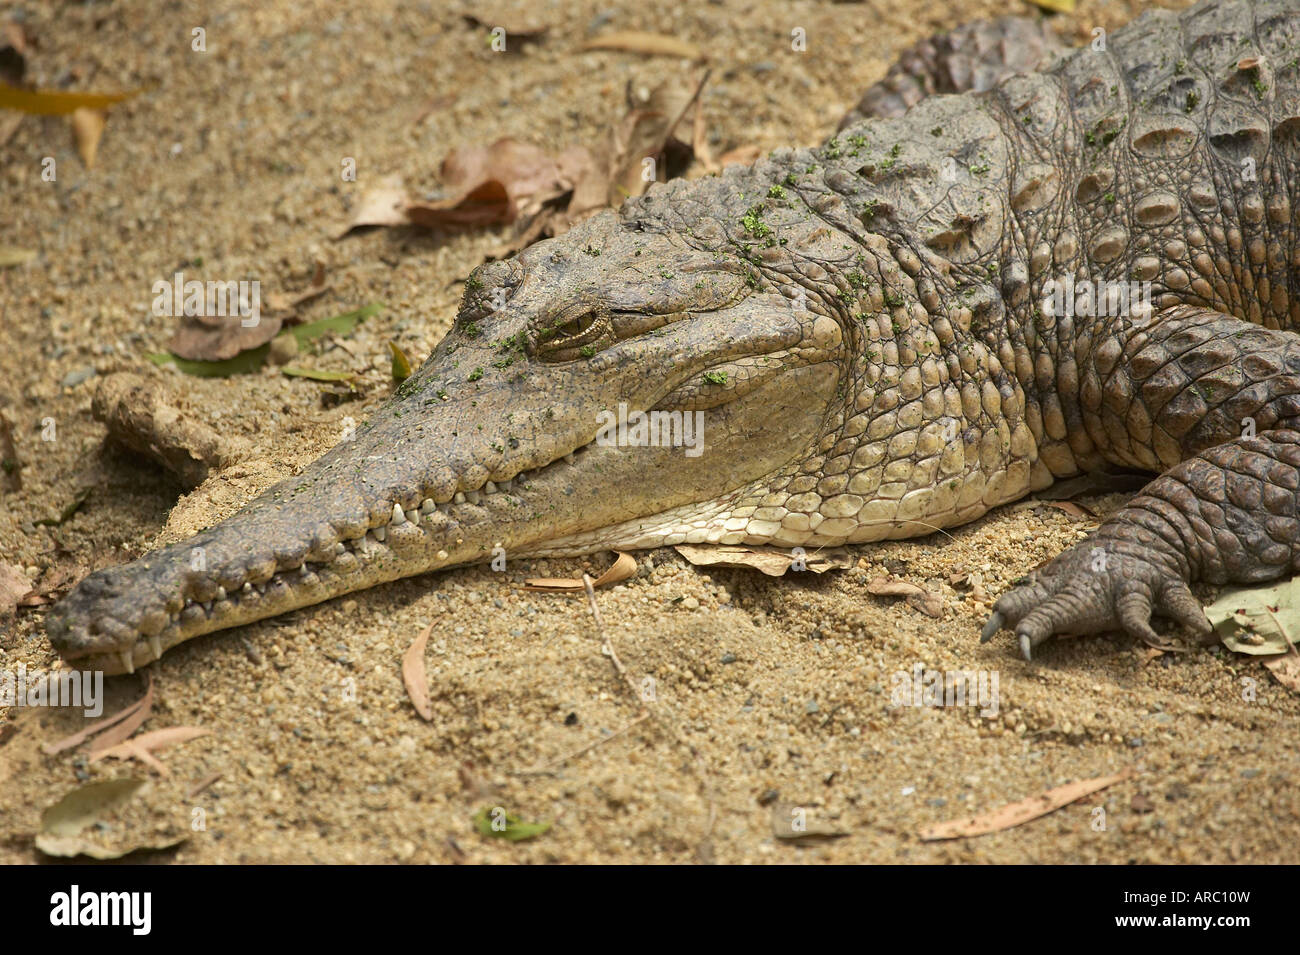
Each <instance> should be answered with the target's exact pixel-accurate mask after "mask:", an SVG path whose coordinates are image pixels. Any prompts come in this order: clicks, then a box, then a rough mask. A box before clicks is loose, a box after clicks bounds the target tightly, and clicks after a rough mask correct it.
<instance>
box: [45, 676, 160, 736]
mask: <svg viewBox="0 0 1300 955" xmlns="http://www.w3.org/2000/svg"><path fill="white" fill-rule="evenodd" d="M145 680H146V681H147V682H146V685H145V692H144V696H142V697H140V699H138V700H136V701H135V702H134V703H132V704H130V705H129V706H126V707H123V708H122V709H120V710H118V711H117V712H116V713H114V714H113V715H112V716H105V717H104V718H103V719H100V720H96V721H95V722H93V723H91V724H90V725H89V726H87V727H85V728H84V729H82V730H80V731H78V732H76V733H73V734H72V735H71V736H67V737H64V738H63V739H61V740H59V741H58V742H56V743H42V744H41V752H42V753H44V754H45V755H46V756H53V755H54V754H55V753H61V752H63V751H64V750H65V749H72V747H74V746H77V745H80V744H81V743H82V742H84V741H85V740H87V739H89V738H90V737H92V736H94V735H95V734H96V733H99V732H102V731H103V730H106V729H108V728H109V727H110V726H116V725H117V724H118V723H121V722H122V721H123V720H128V719H130V718H132V717H134V716H135V715H136V714H137V713H139V712H140V711H141V710H143V711H144V713H145V716H144V717H143V718H142V719H140V720H137V721H134V725H132V726H131V728H130V729H129V730H128V731H127V732H126V733H124V734H123V735H122V736H119V737H118V739H123V738H125V737H126V736H130V735H131V733H134V732H135V731H136V730H137V729H139V728H140V724H142V723H143V722H144V721H145V719H148V713H149V711H150V710H151V709H152V707H153V675H152V674H151V673H150V672H149V671H148V670H146V671H145ZM114 742H117V740H114Z"/></svg>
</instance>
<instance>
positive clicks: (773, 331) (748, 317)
mask: <svg viewBox="0 0 1300 955" xmlns="http://www.w3.org/2000/svg"><path fill="white" fill-rule="evenodd" d="M1298 40H1300V11H1298V10H1297V8H1296V6H1295V4H1294V3H1292V4H1289V5H1288V4H1280V3H1257V4H1252V3H1245V2H1220V3H1211V4H1208V5H1201V6H1198V7H1196V8H1194V9H1192V10H1189V11H1186V12H1184V13H1183V14H1181V15H1176V14H1172V13H1168V12H1165V11H1154V12H1151V13H1148V14H1146V15H1144V16H1143V17H1142V18H1140V19H1139V20H1138V21H1136V22H1135V23H1134V24H1132V25H1130V26H1129V27H1127V28H1125V29H1124V30H1121V31H1118V32H1117V33H1115V34H1114V35H1113V36H1111V37H1109V38H1108V41H1107V47H1106V50H1105V51H1103V52H1097V51H1094V50H1091V49H1085V50H1081V51H1078V52H1076V53H1074V54H1072V55H1070V56H1068V57H1065V58H1063V59H1062V60H1061V61H1060V64H1059V65H1058V66H1056V67H1054V68H1053V69H1052V70H1050V71H1048V72H1043V73H1035V74H1028V75H1013V76H1010V77H1007V78H1004V79H1002V80H1001V81H1000V82H998V83H997V84H996V85H995V86H993V88H992V89H990V90H988V91H987V92H985V93H980V94H974V93H971V94H966V95H961V96H943V95H940V96H933V97H930V98H927V99H923V100H922V101H921V102H920V103H919V104H918V105H916V106H915V107H913V108H912V109H911V110H910V111H909V112H907V113H906V115H904V116H902V117H898V118H878V119H873V120H867V121H864V122H861V123H858V124H857V125H855V126H853V127H852V128H851V129H849V130H846V131H844V132H842V133H840V134H839V135H838V136H837V138H835V139H833V140H831V141H830V142H828V143H827V144H826V145H825V146H823V147H822V148H821V149H819V150H816V151H809V150H792V149H785V150H778V151H776V152H775V153H773V154H772V155H771V156H770V157H768V158H767V159H763V160H760V161H759V162H757V163H756V164H754V165H753V166H751V167H745V168H739V167H733V168H731V169H729V170H727V172H726V173H725V174H724V175H722V176H721V177H716V178H709V179H704V180H700V181H697V182H692V183H684V182H674V183H671V184H670V185H668V186H667V187H656V188H655V189H652V190H651V192H650V194H649V195H647V196H646V197H644V198H642V199H640V200H636V201H631V202H628V203H627V204H626V205H625V207H624V208H623V210H621V212H619V213H612V212H611V213H605V214H603V215H601V216H599V217H597V218H594V219H592V220H589V221H588V222H586V223H584V224H583V225H581V226H580V227H579V228H577V229H575V230H574V231H573V232H571V233H569V234H568V235H566V236H564V237H562V238H560V239H556V240H551V241H547V242H544V243H540V244H538V245H535V246H533V247H531V248H529V249H527V250H526V251H524V252H523V253H521V254H520V255H519V256H517V257H516V258H514V259H511V260H509V261H507V262H501V263H495V264H492V265H487V266H483V267H481V268H479V269H477V270H476V271H475V273H474V274H473V275H472V276H471V279H470V281H469V282H468V283H467V290H466V296H465V300H464V302H463V304H462V306H461V311H460V314H459V316H458V320H457V324H456V327H455V328H454V329H453V330H452V331H451V332H450V333H449V334H448V335H447V337H446V338H445V339H444V340H443V341H442V342H441V343H440V344H439V345H438V347H437V348H436V349H435V350H434V352H433V354H432V355H431V356H430V357H429V358H428V360H427V361H426V362H425V363H424V365H423V366H422V367H421V368H420V370H419V371H418V372H417V373H416V374H415V375H414V376H413V377H412V378H411V379H409V380H408V382H407V383H406V384H405V385H403V387H402V388H400V389H399V390H398V392H397V393H396V394H395V395H394V396H393V397H392V399H391V400H390V401H389V402H388V403H387V404H386V405H385V406H384V407H383V408H382V409H380V410H379V411H378V412H377V413H376V414H375V416H374V417H373V418H372V419H371V420H370V421H369V422H367V424H366V425H365V426H364V427H363V428H362V429H361V430H360V431H359V432H358V433H357V434H356V435H355V436H354V437H352V438H350V439H349V440H347V441H344V442H341V443H340V444H339V446H338V447H336V448H335V449H334V450H332V451H331V452H330V453H328V454H326V455H325V456H324V457H323V458H321V459H320V460H319V461H318V462H316V463H315V464H314V465H313V466H312V467H311V468H309V469H308V470H307V471H305V472H304V473H303V474H301V475H299V476H298V477H295V478H292V479H290V480H287V481H284V482H281V483H280V484H278V485H277V486H275V487H274V488H272V489H270V490H269V491H268V492H266V493H265V494H264V495H263V496H262V497H260V498H258V499H257V500H256V501H254V502H253V503H251V504H250V505H249V506H248V507H246V508H245V509H244V510H243V511H241V512H239V513H238V514H236V515H234V516H233V517H231V518H230V519H229V520H227V521H225V522H224V523H222V524H220V525H218V526H217V527H214V528H212V529H211V530H208V531H205V532H204V533H202V534H199V535H197V536H196V537H195V538H193V539H191V540H189V541H186V542H183V543H181V544H177V545H174V546H172V547H168V548H165V549H163V550H160V551H158V552H156V553H154V554H151V555H149V556H147V557H145V558H142V559H140V560H138V561H135V562H133V563H131V564H127V565H124V566H121V567H115V568H110V569H107V570H104V571H99V572H97V573H95V574H92V575H91V576H89V577H88V578H86V579H85V580H84V581H82V582H81V584H79V585H78V587H77V588H76V589H75V590H74V591H73V592H72V593H71V594H69V595H68V597H67V598H65V599H64V600H63V601H62V602H61V603H60V604H59V605H58V606H57V607H56V608H55V609H54V610H53V611H52V613H51V614H50V616H49V618H48V632H49V635H50V638H51V640H52V642H53V643H54V645H55V647H56V648H57V649H58V650H59V651H60V652H61V653H62V654H63V655H64V656H65V657H67V658H69V659H70V660H74V661H76V662H77V663H78V664H80V665H83V666H95V667H102V668H103V669H104V670H106V671H108V672H116V671H120V670H123V669H131V668H133V667H134V666H138V665H141V664H144V663H147V662H149V661H151V660H153V659H155V658H156V657H157V656H158V655H160V654H161V653H162V652H163V651H164V650H165V649H166V648H168V647H170V646H173V645H175V644H176V643H179V642H181V641H183V640H186V639H189V638H190V637H193V636H195V635H197V634H201V633H207V632H210V631H214V630H220V629H222V628H226V627H232V626H236V625H238V624H241V623H245V622H248V621H251V620H256V619H260V618H263V617H268V616H271V615H273V614H278V613H281V612H284V611H286V610H289V609H292V608H295V607H301V606H304V605H307V604H312V603H316V602H319V601H321V600H325V599H328V598H330V597H333V596H336V595H338V594H342V593H346V592H349V591H353V590H357V589H360V588H363V587H369V586H372V585H374V584H377V583H379V582H381V581H386V580H392V579H394V578H397V577H403V576H408V575H412V574H420V573H425V572H427V571H431V570H436V569H439V568H442V567H450V566H454V565H457V564H464V563H469V562H473V561H480V560H484V559H487V558H488V557H489V556H490V553H491V551H492V549H493V548H494V547H496V546H498V545H499V546H502V547H504V548H505V550H506V552H507V553H508V554H509V555H510V556H511V557H516V558H517V557H527V556H532V555H542V554H576V553H582V552H586V551H591V550H596V549H604V548H608V547H622V548H647V547H655V546H659V545H662V544H672V543H678V542H682V541H690V542H719V543H753V544H776V545H779V546H796V545H797V546H802V547H819V546H823V545H837V544H843V543H857V542H864V541H873V540H880V539H884V538H897V537H910V536H917V535H921V534H926V533H930V532H931V531H933V530H934V529H936V528H941V527H948V526H954V525H957V524H962V523H965V522H967V521H971V520H974V519H975V518H977V517H979V516H980V515H982V514H984V513H985V512H987V511H988V510H989V509H990V508H992V507H996V506H997V505H999V504H1002V503H1005V502H1008V501H1012V500H1015V499H1016V498H1018V497H1021V496H1023V495H1025V494H1026V493H1029V492H1030V491H1033V490H1036V489H1041V488H1044V487H1046V486H1048V485H1049V484H1051V483H1052V482H1053V481H1054V480H1056V479H1058V478H1064V477H1068V476H1071V475H1074V474H1077V473H1079V472H1080V471H1082V470H1089V469H1093V468H1098V467H1101V466H1104V465H1106V464H1116V463H1117V464H1126V465H1130V466H1132V465H1136V466H1139V467H1146V468H1150V469H1152V470H1155V471H1162V472H1163V474H1162V475H1161V476H1160V477H1159V478H1157V479H1156V480H1155V481H1154V482H1153V483H1152V484H1151V485H1149V486H1148V487H1147V488H1146V489H1145V491H1144V492H1143V493H1142V494H1141V495H1139V496H1138V497H1137V498H1135V499H1134V500H1133V501H1132V502H1131V503H1130V504H1129V505H1128V506H1127V507H1125V508H1124V509H1123V510H1122V511H1121V512H1120V513H1119V514H1117V515H1116V516H1115V518H1113V519H1112V520H1110V521H1108V522H1106V524H1104V525H1103V526H1102V527H1101V528H1100V529H1099V530H1098V532H1097V533H1096V534H1095V535H1094V536H1093V538H1092V539H1089V540H1086V541H1083V542H1081V543H1080V544H1079V545H1077V546H1076V547H1073V548H1071V549H1070V550H1068V551H1066V552H1065V553H1064V554H1062V555H1061V556H1059V557H1058V558H1057V559H1056V560H1055V561H1053V562H1052V563H1050V564H1049V565H1048V566H1046V567H1045V568H1043V570H1042V571H1040V572H1039V573H1037V574H1036V575H1034V576H1033V577H1032V578H1031V579H1029V580H1027V581H1026V582H1025V583H1024V584H1023V585H1022V586H1020V587H1017V588H1016V589H1013V590H1012V591H1011V592H1010V593H1008V594H1006V595H1004V596H1003V597H1001V598H1000V599H999V600H998V602H997V604H996V608H995V610H996V612H995V614H994V617H993V619H992V620H991V621H990V624H989V626H988V627H986V628H985V635H986V638H987V637H989V636H992V634H993V633H995V632H997V631H998V629H1000V628H1001V627H1003V626H1009V627H1012V628H1014V630H1015V632H1016V634H1017V636H1018V639H1019V642H1020V644H1021V648H1022V650H1023V652H1024V653H1025V654H1026V655H1028V654H1029V653H1030V652H1031V650H1032V648H1033V646H1035V645H1036V644H1038V643H1040V642H1041V641H1042V640H1044V639H1046V638H1047V637H1049V636H1051V635H1052V634H1054V633H1060V632H1075V633H1078V632H1089V631H1096V630H1105V629H1112V628H1115V627H1117V626H1122V627H1124V628H1126V629H1127V630H1129V631H1131V632H1133V633H1137V634H1139V635H1142V636H1148V637H1149V636H1150V634H1151V631H1150V624H1149V618H1150V615H1151V613H1152V612H1155V611H1159V612H1162V613H1165V614H1167V615H1170V616H1172V617H1174V618H1175V619H1177V620H1179V621H1182V622H1183V623H1185V624H1187V625H1189V626H1191V627H1192V628H1193V629H1196V630H1198V631H1204V630H1205V629H1207V624H1206V622H1205V619H1204V616H1203V614H1202V613H1201V611H1200V608H1199V606H1198V604H1197V603H1196V600H1195V598H1194V597H1193V596H1192V594H1191V591H1190V590H1189V588H1188V585H1189V584H1190V583H1192V582H1195V581H1198V580H1206V581H1211V582H1215V583H1221V582H1227V581H1246V580H1263V579H1268V578H1272V577H1277V576H1280V575H1282V574H1285V573H1290V572H1293V571H1295V570H1296V568H1297V560H1298V556H1297V555H1298V549H1297V541H1298V540H1300V534H1298V533H1297V530H1298V529H1300V505H1298V504H1297V499H1296V489H1297V486H1300V471H1298V469H1300V433H1297V432H1296V431H1295V430H1294V428H1295V427H1296V416H1297V414H1300V399H1298V398H1297V395H1300V338H1298V337H1296V336H1295V335H1294V334H1293V333H1292V332H1291V331H1281V330H1279V329H1292V328H1294V327H1295V326H1296V323H1297V322H1296V319H1297V310H1298V309H1300V302H1298V301H1297V300H1296V299H1295V298H1294V296H1293V295H1292V285H1293V275H1294V271H1293V270H1294V269H1295V267H1296V265H1297V264H1298V262H1300V260H1297V258H1296V256H1297V254H1300V246H1297V244H1296V242H1295V236H1296V234H1297V233H1296V222H1297V220H1296V213H1295V212H1294V211H1293V210H1292V208H1291V203H1290V198H1289V192H1288V188H1287V187H1288V186H1289V184H1290V183H1292V182H1294V181H1295V180H1296V176H1297V161H1298V157H1297V150H1298V149H1300V139H1298V133H1300V72H1298V68H1297V61H1296V55H1297V53H1300V43H1298V42H1297V41H1298ZM1252 58H1254V59H1256V60H1257V62H1252ZM1246 160H1250V161H1251V162H1246ZM1252 163H1253V166H1252ZM1247 167H1251V169H1252V171H1253V175H1243V171H1245V170H1246V169H1247ZM1067 278H1069V279H1074V280H1076V281H1080V282H1082V281H1084V280H1093V281H1098V280H1105V281H1119V280H1124V281H1128V280H1129V279H1130V278H1136V279H1139V280H1144V281H1149V282H1151V283H1152V285H1151V297H1150V306H1151V307H1150V308H1136V309H1132V310H1130V311H1127V312H1125V313H1124V314H1121V315H1119V316H1108V317H1107V316H1103V317H1097V318H1092V317H1087V316H1084V315H1077V316H1071V315H1069V314H1059V315H1058V314H1056V313H1055V310H1053V309H1050V308H1048V309H1044V308H1043V307H1042V305H1041V303H1043V300H1044V295H1045V293H1046V292H1047V290H1048V289H1049V288H1051V285H1050V283H1054V282H1061V281H1064V280H1065V279H1067ZM1252 323H1253V324H1252ZM1258 326H1267V328H1260V327H1258ZM620 402H623V403H625V404H626V406H627V407H628V408H629V409H630V410H631V411H647V410H651V409H660V410H677V411H683V412H685V411H695V410H701V411H702V412H703V414H704V421H705V428H704V445H705V450H704V452H703V453H702V454H700V455H699V456H691V455H688V454H685V453H684V451H683V449H682V448H662V447H605V446H602V445H599V444H597V443H595V440H594V439H595V438H596V436H597V432H598V430H599V428H600V418H599V415H600V413H601V412H602V411H603V410H605V409H615V408H617V407H618V405H619V403H620ZM1247 419H1252V420H1247ZM1243 433H1244V434H1246V435H1247V436H1245V437H1242V435H1243ZM568 455H572V456H573V457H572V458H571V459H568V458H566V456H568ZM503 482H504V483H503Z"/></svg>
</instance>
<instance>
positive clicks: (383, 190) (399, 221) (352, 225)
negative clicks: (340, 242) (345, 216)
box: [335, 176, 411, 239]
mask: <svg viewBox="0 0 1300 955" xmlns="http://www.w3.org/2000/svg"><path fill="white" fill-rule="evenodd" d="M407 202H409V200H408V199H407V196H406V189H405V188H403V186H402V180H401V178H400V177H398V176H385V177H384V178H382V179H380V180H379V181H378V182H376V183H375V185H373V186H371V187H370V188H368V189H366V190H364V191H363V192H362V193H361V198H360V200H358V202H357V205H356V208H354V209H353V210H352V218H351V219H349V220H348V222H347V225H345V226H344V227H343V228H342V230H340V231H339V232H338V233H336V235H335V238H338V239H341V238H343V236H345V235H347V234H348V233H349V232H351V231H352V230H353V229H359V228H363V227H365V226H399V225H410V224H411V220H410V219H408V218H407V217H406V205H407Z"/></svg>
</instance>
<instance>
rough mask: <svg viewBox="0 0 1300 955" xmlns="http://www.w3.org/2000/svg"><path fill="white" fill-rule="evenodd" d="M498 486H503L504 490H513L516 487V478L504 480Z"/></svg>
mask: <svg viewBox="0 0 1300 955" xmlns="http://www.w3.org/2000/svg"><path fill="white" fill-rule="evenodd" d="M497 487H499V488H501V490H503V491H513V490H514V489H515V481H514V478H511V479H510V480H509V481H502V482H501V483H500V484H498V485H497Z"/></svg>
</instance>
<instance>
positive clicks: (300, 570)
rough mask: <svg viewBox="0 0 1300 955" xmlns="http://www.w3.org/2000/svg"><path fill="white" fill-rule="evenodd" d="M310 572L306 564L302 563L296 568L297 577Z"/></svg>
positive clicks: (304, 575)
mask: <svg viewBox="0 0 1300 955" xmlns="http://www.w3.org/2000/svg"><path fill="white" fill-rule="evenodd" d="M310 573H311V571H310V570H308V569H307V565H306V564H303V565H302V566H301V567H299V568H298V576H299V577H306V576H307V575H309V574H310Z"/></svg>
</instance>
